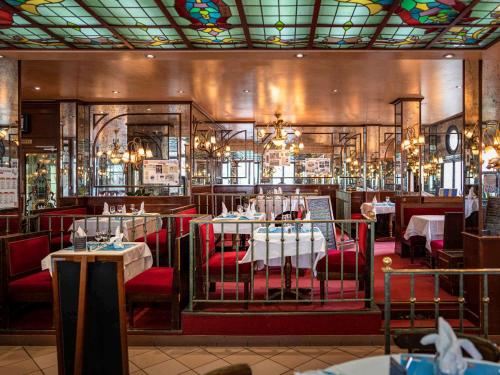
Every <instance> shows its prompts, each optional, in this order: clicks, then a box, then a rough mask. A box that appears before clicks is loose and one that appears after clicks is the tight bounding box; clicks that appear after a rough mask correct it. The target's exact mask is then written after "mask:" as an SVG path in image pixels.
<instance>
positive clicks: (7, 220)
mask: <svg viewBox="0 0 500 375" xmlns="http://www.w3.org/2000/svg"><path fill="white" fill-rule="evenodd" d="M10 215H11V214H6V215H5V216H4V217H2V218H0V234H13V233H20V230H21V217H20V216H16V215H14V214H12V216H10Z"/></svg>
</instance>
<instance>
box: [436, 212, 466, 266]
mask: <svg viewBox="0 0 500 375" xmlns="http://www.w3.org/2000/svg"><path fill="white" fill-rule="evenodd" d="M463 221H464V214H463V212H445V214H444V228H443V239H442V240H434V241H431V252H430V266H431V267H432V268H434V267H435V266H436V263H437V258H438V252H439V251H440V250H444V249H447V250H460V249H463V240H462V229H463Z"/></svg>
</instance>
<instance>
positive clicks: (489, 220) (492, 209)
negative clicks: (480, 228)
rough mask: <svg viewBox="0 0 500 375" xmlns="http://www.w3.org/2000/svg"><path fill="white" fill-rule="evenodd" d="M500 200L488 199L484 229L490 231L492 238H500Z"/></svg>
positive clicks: (496, 198) (495, 198)
mask: <svg viewBox="0 0 500 375" xmlns="http://www.w3.org/2000/svg"><path fill="white" fill-rule="evenodd" d="M499 218H500V198H498V197H490V198H488V205H487V206H486V219H485V223H484V229H486V230H487V231H488V235H490V236H500V219H499Z"/></svg>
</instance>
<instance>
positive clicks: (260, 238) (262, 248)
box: [240, 227, 326, 270]
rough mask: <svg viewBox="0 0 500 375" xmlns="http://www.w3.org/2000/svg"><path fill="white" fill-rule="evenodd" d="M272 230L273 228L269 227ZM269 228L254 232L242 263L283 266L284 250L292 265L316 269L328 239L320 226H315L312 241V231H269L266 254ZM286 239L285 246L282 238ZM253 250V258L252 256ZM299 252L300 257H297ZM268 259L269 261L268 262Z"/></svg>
mask: <svg viewBox="0 0 500 375" xmlns="http://www.w3.org/2000/svg"><path fill="white" fill-rule="evenodd" d="M269 229H270V230H272V229H271V228H269ZM266 231H267V228H263V227H262V228H259V229H256V230H255V231H254V233H253V242H252V240H250V247H249V248H248V250H247V252H246V253H245V256H244V257H243V259H242V260H241V261H240V263H248V262H251V261H252V259H253V260H254V261H256V262H257V268H258V269H262V268H264V266H265V265H266V264H268V265H269V266H271V267H276V266H281V264H282V263H283V264H284V262H285V259H282V258H281V251H282V250H283V255H284V257H287V256H290V257H291V258H292V265H293V266H294V267H296V268H312V269H313V270H315V269H316V264H317V263H318V261H319V260H320V259H321V258H323V257H324V256H325V255H326V240H325V237H324V236H323V234H322V233H321V231H320V230H319V228H314V241H311V238H312V235H313V233H312V232H311V231H305V232H300V233H299V234H298V238H299V241H298V242H297V241H296V240H297V233H294V232H293V233H281V231H280V232H276V233H271V232H270V233H269V255H268V256H266V238H267V234H266ZM282 238H283V239H284V242H283V248H282V246H281V244H282V242H281V239H282ZM311 243H313V246H312V252H313V257H312V258H313V262H312V264H311ZM297 244H298V249H297ZM252 251H253V258H252ZM297 254H298V255H299V256H298V259H297ZM267 261H268V263H266V262H267Z"/></svg>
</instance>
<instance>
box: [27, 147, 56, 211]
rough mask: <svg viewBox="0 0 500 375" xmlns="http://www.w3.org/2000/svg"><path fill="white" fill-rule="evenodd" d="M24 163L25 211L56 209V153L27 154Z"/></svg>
mask: <svg viewBox="0 0 500 375" xmlns="http://www.w3.org/2000/svg"><path fill="white" fill-rule="evenodd" d="M25 163H26V165H25V170H26V176H25V181H26V188H25V191H26V195H27V200H26V211H27V212H30V211H32V210H38V209H43V208H53V207H56V200H57V153H55V152H49V153H45V154H38V153H29V154H26V156H25Z"/></svg>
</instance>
